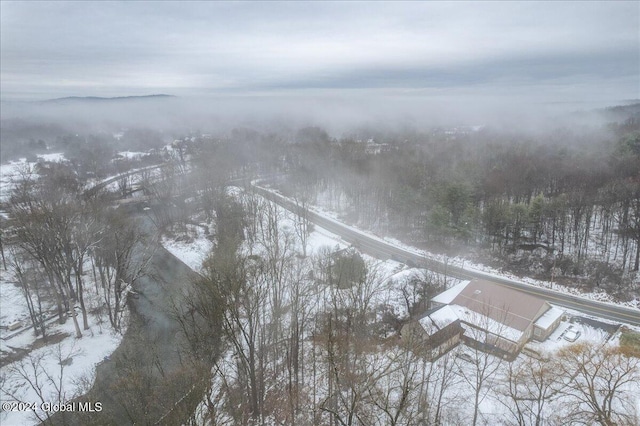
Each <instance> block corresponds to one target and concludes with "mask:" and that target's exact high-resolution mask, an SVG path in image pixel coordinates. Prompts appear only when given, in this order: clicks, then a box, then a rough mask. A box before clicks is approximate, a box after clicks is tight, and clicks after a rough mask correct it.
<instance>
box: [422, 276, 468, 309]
mask: <svg viewBox="0 0 640 426" xmlns="http://www.w3.org/2000/svg"><path fill="white" fill-rule="evenodd" d="M470 282H471V281H463V282H461V283H460V284H458V285H455V286H453V287H451V288H450V289H448V290H445V291H443V292H442V293H440V294H439V295H437V296H436V297H434V298H433V299H431V301H432V302H436V303H444V304H445V305H448V304H450V303H451V302H453V299H455V298H456V297H457V296H458V295H459V294H460V293H461V292H462V290H464V289H465V287H466V286H467V285H469V283H470Z"/></svg>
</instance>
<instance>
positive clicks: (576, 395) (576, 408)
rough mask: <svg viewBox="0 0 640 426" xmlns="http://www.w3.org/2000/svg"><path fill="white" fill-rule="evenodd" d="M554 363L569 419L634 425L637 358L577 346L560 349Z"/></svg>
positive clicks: (617, 350) (638, 378) (639, 369)
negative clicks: (561, 377) (557, 365)
mask: <svg viewBox="0 0 640 426" xmlns="http://www.w3.org/2000/svg"><path fill="white" fill-rule="evenodd" d="M558 361H559V367H560V371H562V376H563V379H564V380H563V385H564V390H563V394H564V395H566V397H565V401H566V402H565V404H566V406H567V408H569V410H570V411H569V416H570V418H575V419H580V420H581V421H586V422H595V423H597V424H601V425H606V426H612V425H616V424H628V425H631V424H638V421H639V420H640V419H639V418H638V412H637V407H635V404H636V402H637V393H636V392H637V383H638V382H640V359H639V358H637V357H634V356H632V354H628V353H625V352H624V351H623V350H621V349H620V348H619V347H611V346H606V345H605V346H602V345H595V344H592V343H577V344H574V345H571V346H569V347H566V348H563V349H561V350H560V351H559V352H558ZM634 386H635V389H634Z"/></svg>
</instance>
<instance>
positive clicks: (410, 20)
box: [0, 1, 640, 102]
mask: <svg viewBox="0 0 640 426" xmlns="http://www.w3.org/2000/svg"><path fill="white" fill-rule="evenodd" d="M0 4H1V6H0V7H1V19H2V21H1V26H0V30H1V37H0V40H1V52H0V53H1V61H0V64H1V65H0V66H1V83H2V87H1V89H2V90H1V96H2V99H3V100H8V99H47V98H56V97H64V96H126V95H145V94H154V93H168V94H174V95H180V96H189V95H197V96H207V95H215V96H300V95H313V96H321V95H336V96H343V97H349V96H362V94H363V93H366V94H377V95H382V96H389V97H398V96H401V97H402V96H404V97H432V98H434V99H437V98H447V97H455V96H461V97H464V96H486V97H505V98H520V97H524V98H531V99H536V100H540V101H545V102H546V101H549V102H576V101H597V100H618V99H632V98H640V3H638V2H635V1H634V2H619V3H616V2H585V3H578V2H568V3H557V2H535V3H534V2H526V3H525V2H523V3H506V2H477V3H463V2H442V3H419V2H410V3H397V2H389V3H384V2H348V3H343V2H340V3H326V2H323V3H298V2H296V3H277V2H260V3H252V2H242V3H238V2H234V3H213V2H195V3H185V2H182V3H171V2H158V3H154V2H128V3H125V2H108V3H107V2H84V3H83V2H69V3H61V2H40V3H36V2H6V1H2V2H1V3H0Z"/></svg>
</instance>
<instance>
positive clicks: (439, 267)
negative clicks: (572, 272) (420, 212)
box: [253, 185, 640, 326]
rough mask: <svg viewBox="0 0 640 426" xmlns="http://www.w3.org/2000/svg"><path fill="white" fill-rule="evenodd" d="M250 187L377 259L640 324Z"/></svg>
mask: <svg viewBox="0 0 640 426" xmlns="http://www.w3.org/2000/svg"><path fill="white" fill-rule="evenodd" d="M253 188H254V189H255V191H256V192H257V193H259V194H260V195H262V196H264V197H265V198H267V199H269V200H271V201H274V202H275V203H277V204H279V205H280V206H282V207H284V208H285V209H287V210H289V211H291V212H293V213H296V214H298V213H301V212H304V213H305V214H306V215H307V217H308V218H309V220H310V221H311V222H312V223H315V224H316V225H318V226H320V227H322V228H324V229H326V230H328V231H330V232H333V233H334V234H336V235H339V236H340V237H341V238H342V239H343V240H344V241H346V242H348V243H350V244H354V245H355V246H357V247H358V248H359V249H360V250H361V251H363V252H365V253H367V254H370V255H372V256H375V257H379V258H392V259H397V260H399V261H402V262H407V263H414V264H415V265H417V266H419V267H423V268H426V269H429V270H432V271H435V272H441V273H444V274H447V275H449V276H453V277H457V278H462V279H472V278H482V279H486V280H488V281H492V282H494V283H497V284H500V285H503V286H505V287H509V288H514V289H517V290H519V291H522V292H525V293H530V294H533V295H535V296H538V297H541V298H543V299H545V300H547V301H548V302H549V303H553V304H555V305H558V306H563V307H566V308H570V309H575V310H578V311H581V312H584V313H587V314H591V315H594V316H596V317H599V318H606V319H609V320H613V321H619V322H621V323H626V324H632V325H636V326H640V310H639V309H634V308H626V307H622V306H618V305H614V304H612V303H604V302H597V301H594V300H590V299H586V298H582V297H578V296H573V295H569V294H565V293H560V292H558V291H554V290H551V289H548V288H543V287H538V286H534V285H531V284H526V283H523V282H520V281H515V280H512V279H509V278H502V277H498V276H495V275H492V274H487V273H484V272H481V271H475V270H469V269H464V268H461V267H458V266H452V265H447V264H445V263H443V262H439V261H437V260H433V259H428V258H426V257H424V256H423V255H420V254H419V253H416V252H413V251H410V250H407V249H405V248H402V247H398V246H396V245H393V244H391V243H388V242H386V241H383V240H381V239H378V238H375V237H372V236H370V235H368V234H365V233H364V232H360V231H357V230H355V229H353V228H350V227H348V226H346V225H344V224H342V223H340V222H338V221H336V220H333V219H330V218H327V217H324V216H321V215H319V214H317V213H314V212H313V211H310V210H305V209H303V208H302V207H300V206H297V205H296V204H295V203H293V202H292V201H291V200H289V199H288V198H285V197H283V196H282V195H279V194H276V193H273V192H271V191H269V190H266V189H264V188H261V187H259V186H256V185H254V186H253Z"/></svg>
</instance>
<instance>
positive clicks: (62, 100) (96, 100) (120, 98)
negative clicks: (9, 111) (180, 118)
mask: <svg viewBox="0 0 640 426" xmlns="http://www.w3.org/2000/svg"><path fill="white" fill-rule="evenodd" d="M165 98H175V96H173V95H165V94H157V95H145V96H117V97H113V98H103V97H99V96H69V97H66V98H56V99H48V100H46V101H41V103H47V104H50V103H75V102H92V103H102V102H122V101H138V100H152V99H165Z"/></svg>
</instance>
